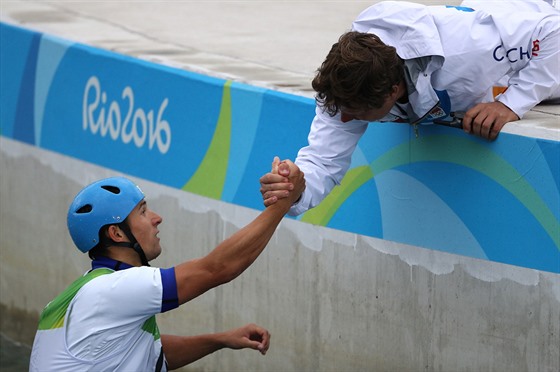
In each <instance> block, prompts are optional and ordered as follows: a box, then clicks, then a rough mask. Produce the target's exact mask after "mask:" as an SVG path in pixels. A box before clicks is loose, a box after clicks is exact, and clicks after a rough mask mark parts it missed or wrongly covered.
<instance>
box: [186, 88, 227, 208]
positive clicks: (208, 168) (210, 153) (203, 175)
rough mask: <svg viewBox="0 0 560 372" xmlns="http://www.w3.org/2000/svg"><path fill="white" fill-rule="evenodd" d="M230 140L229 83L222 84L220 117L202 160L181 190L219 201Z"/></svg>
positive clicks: (222, 188) (224, 177)
mask: <svg viewBox="0 0 560 372" xmlns="http://www.w3.org/2000/svg"><path fill="white" fill-rule="evenodd" d="M230 140H231V81H230V80H228V81H226V83H225V84H224V91H223V95H222V104H221V107H220V116H219V118H218V123H217V125H216V130H215V131H214V136H213V137H212V141H211V142H210V146H208V150H207V151H206V155H204V159H202V161H201V162H200V165H199V166H198V169H197V170H196V172H195V173H194V175H193V176H192V177H191V179H190V180H189V181H187V183H186V184H185V185H184V186H183V187H182V189H183V190H185V191H189V192H192V193H195V194H198V195H202V196H207V197H209V198H212V199H217V200H220V198H221V197H222V192H223V190H224V184H225V179H226V173H227V168H228V162H229V148H230Z"/></svg>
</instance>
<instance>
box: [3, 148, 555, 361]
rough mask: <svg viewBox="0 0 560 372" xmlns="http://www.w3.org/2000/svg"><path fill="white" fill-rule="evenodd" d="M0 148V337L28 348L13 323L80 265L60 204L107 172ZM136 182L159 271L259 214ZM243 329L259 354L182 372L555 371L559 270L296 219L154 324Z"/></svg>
mask: <svg viewBox="0 0 560 372" xmlns="http://www.w3.org/2000/svg"><path fill="white" fill-rule="evenodd" d="M0 151H1V152H0V174H2V175H3V176H2V177H0V199H1V209H0V213H1V215H0V221H1V225H0V226H1V234H0V247H1V249H0V294H1V303H2V308H3V312H4V313H3V314H2V319H3V330H2V331H5V330H6V329H11V330H12V331H14V330H15V331H17V332H18V333H19V337H20V338H21V337H23V338H25V339H24V341H26V342H30V341H31V340H30V338H29V331H28V333H27V334H26V333H25V327H24V326H23V325H22V324H19V323H25V322H27V323H29V322H33V321H36V319H37V316H38V313H39V312H40V311H41V309H42V307H43V306H44V305H45V304H46V303H47V302H48V301H50V300H51V299H52V298H53V297H54V296H55V295H56V294H57V293H58V292H59V291H61V290H62V289H63V288H64V287H65V286H66V285H67V284H68V283H70V282H71V281H72V280H73V279H74V278H75V277H77V276H79V275H81V274H82V273H83V272H84V271H85V270H87V268H88V264H89V260H88V258H87V256H85V255H82V254H81V253H79V252H78V251H77V250H76V249H75V248H74V247H73V245H72V242H71V240H70V237H69V235H68V233H67V231H66V227H65V214H66V210H67V206H68V203H69V201H70V200H71V199H72V197H73V195H74V194H75V193H76V192H77V191H79V189H80V188H81V187H83V186H85V185H86V184H87V183H88V182H90V181H93V180H95V179H98V178H102V177H106V176H110V175H114V174H115V172H114V171H110V170H108V169H106V168H102V167H98V166H96V165H92V164H90V163H86V162H82V161H79V160H75V159H72V158H70V157H66V156H63V155H60V154H56V153H53V152H49V151H46V150H42V149H38V148H37V147H34V146H29V145H26V144H23V143H20V142H17V141H13V140H9V139H5V138H0ZM6 175H9V176H6ZM133 179H135V180H136V181H137V182H138V183H139V184H140V185H141V186H142V187H143V189H144V191H145V193H146V194H147V196H148V202H149V203H150V205H151V206H152V207H153V208H154V209H155V210H156V211H157V212H158V213H160V214H161V215H162V216H163V218H164V222H163V224H162V225H161V234H160V236H161V237H162V245H163V247H164V253H163V254H162V257H161V258H158V260H157V261H156V262H155V265H158V266H162V267H165V266H171V265H173V264H175V263H177V262H181V261H183V260H187V259H190V258H195V257H199V256H202V255H204V254H205V253H207V252H209V251H210V250H211V249H212V248H213V247H214V246H216V245H217V244H218V243H219V242H220V241H221V240H223V239H224V238H225V237H226V236H228V235H230V234H231V233H233V232H234V231H236V230H237V229H238V228H240V227H241V226H243V225H244V224H246V223H247V222H249V221H250V220H251V219H252V218H254V217H255V216H256V214H257V213H258V212H257V211H255V210H252V209H248V208H244V207H239V206H234V205H232V204H229V203H224V202H220V201H216V200H212V199H208V198H205V197H200V196H197V195H194V194H191V193H188V192H184V191H180V190H177V189H174V188H169V187H165V186H161V185H158V184H155V183H152V182H148V181H146V180H142V179H138V178H133ZM201 231H204V233H203V234H202V233H201ZM25 314H27V318H25V317H24V316H23V315H25ZM8 315H9V316H11V319H10V320H9V323H10V324H9V326H7V325H6V323H8V322H7V321H6V316H8ZM23 320H25V322H24V321H23ZM18 322H19V323H18ZM247 322H256V323H258V324H261V325H263V326H265V327H267V328H268V329H269V330H270V331H271V333H272V345H271V349H270V351H269V353H268V354H267V355H266V356H265V357H262V356H260V355H258V354H257V353H255V352H251V351H238V352H235V351H230V350H224V351H219V352H217V353H215V354H213V355H211V356H209V357H207V358H205V359H203V360H201V361H199V362H197V363H194V364H193V365H191V366H190V367H189V368H187V370H193V371H194V370H204V371H211V370H268V371H280V370H282V371H303V370H306V371H352V370H376V371H396V370H400V371H405V370H408V371H418V370H428V371H468V370H473V371H476V370H478V371H483V370H484V371H486V370H495V371H503V370H508V371H557V370H558V368H559V367H560V351H559V348H558V345H559V344H560V326H559V324H560V279H559V276H558V275H557V274H552V273H547V272H541V271H537V270H532V269H525V268H520V267H515V266H509V265H503V264H498V263H493V262H490V261H486V260H477V259H473V258H467V257H463V256H457V255H452V254H447V253H442V252H437V251H432V250H426V249H421V248H417V247H411V246H406V245H402V244H396V243H391V242H389V241H383V240H379V239H375V238H368V237H364V236H359V235H356V234H351V233H346V232H342V231H337V230H333V229H329V228H324V227H317V226H312V225H309V224H304V223H301V222H298V221H293V220H284V221H283V222H282V224H281V225H280V227H279V228H278V230H277V232H276V234H275V236H274V237H273V239H272V241H271V243H270V244H269V246H268V248H267V249H266V251H265V252H264V253H263V254H262V256H261V257H259V259H258V260H257V261H256V263H255V264H254V265H253V266H252V267H251V268H250V269H249V270H248V271H247V272H246V273H244V274H243V275H242V276H241V277H240V278H239V279H238V280H236V281H234V282H232V283H230V284H227V285H225V286H223V287H222V288H218V289H215V290H212V291H210V292H209V293H207V294H206V295H204V296H202V297H200V298H198V299H196V300H194V301H192V303H189V304H186V305H184V306H183V307H181V308H179V309H177V310H175V311H172V312H170V313H167V314H163V315H161V316H159V318H158V323H159V325H160V328H161V330H162V332H169V333H173V334H183V335H188V334H196V333H206V332H212V331H220V330H224V329H227V328H230V327H235V326H239V325H242V324H244V323H247ZM28 328H29V327H28ZM12 336H14V335H12ZM15 336H18V335H15Z"/></svg>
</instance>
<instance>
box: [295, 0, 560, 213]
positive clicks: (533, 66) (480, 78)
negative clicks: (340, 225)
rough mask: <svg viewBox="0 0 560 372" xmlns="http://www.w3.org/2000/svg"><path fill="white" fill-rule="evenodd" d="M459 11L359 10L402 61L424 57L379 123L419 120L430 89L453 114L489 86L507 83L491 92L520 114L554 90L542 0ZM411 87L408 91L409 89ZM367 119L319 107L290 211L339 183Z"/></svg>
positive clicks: (550, 35)
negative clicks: (405, 102) (401, 103)
mask: <svg viewBox="0 0 560 372" xmlns="http://www.w3.org/2000/svg"><path fill="white" fill-rule="evenodd" d="M462 6H465V7H472V8H474V9H475V10H474V11H472V9H470V10H469V9H458V8H457V7H446V6H424V5H420V4H415V3H407V2H403V1H387V2H381V3H378V4H376V5H373V6H371V7H369V8H367V9H366V10H364V11H363V12H362V13H361V14H360V15H359V16H358V17H357V18H356V20H355V21H354V23H353V30H354V31H360V32H369V33H373V34H376V35H377V36H379V38H380V39H381V40H382V41H383V42H384V43H386V44H388V45H392V46H394V47H395V48H396V49H397V53H398V54H399V56H400V57H401V58H403V59H404V60H405V63H407V62H408V61H413V60H414V59H415V58H419V57H425V59H427V60H428V61H429V62H428V63H427V64H426V65H425V67H424V70H423V71H419V73H417V74H416V75H417V76H416V81H414V84H415V85H416V90H417V92H416V93H413V94H411V95H409V101H410V104H409V106H408V108H407V110H406V112H407V113H408V115H407V117H406V116H405V117H403V114H402V110H398V109H397V108H396V107H395V108H394V109H393V110H391V113H390V114H389V115H387V117H385V118H384V119H382V121H394V120H396V119H406V120H409V121H411V122H413V121H415V120H417V119H418V118H422V117H423V116H424V115H426V114H427V113H428V111H429V110H430V109H431V108H433V107H434V105H435V104H437V103H438V97H437V96H436V93H435V92H434V89H437V90H439V91H444V92H446V93H447V95H448V96H449V100H450V105H451V111H466V110H468V109H469V108H471V107H473V106H474V105H475V104H477V103H480V102H490V101H492V100H493V99H494V97H493V96H492V87H493V86H495V85H500V83H502V84H507V86H508V89H507V91H505V92H504V93H503V94H501V95H499V96H498V97H496V99H497V100H499V101H501V102H502V103H504V104H505V105H506V106H508V107H509V108H510V109H511V110H512V111H513V112H515V113H516V114H517V115H518V116H519V117H520V118H521V117H523V115H524V114H525V113H526V112H527V111H529V110H530V109H531V108H533V107H534V106H535V105H537V104H538V103H539V102H541V101H542V100H544V99H547V98H550V97H551V96H556V95H557V94H558V92H559V87H560V70H559V66H560V47H559V46H560V30H559V25H560V12H558V11H557V10H556V9H554V8H553V7H552V6H550V5H549V4H547V3H545V2H544V1H540V0H538V1H529V0H527V1H522V0H508V1H490V0H485V1H482V0H467V1H465V2H464V3H463V4H462ZM409 91H410V89H409ZM367 125H368V123H367V122H364V121H359V120H353V121H350V122H347V123H342V122H341V120H340V114H338V115H336V116H334V117H330V116H329V115H328V114H327V113H324V112H323V110H322V109H321V108H320V107H317V108H316V115H315V118H314V119H313V122H312V124H311V130H310V133H309V137H308V141H309V145H308V146H306V147H304V148H302V149H301V150H300V151H299V153H298V156H297V159H296V161H295V163H296V164H297V165H298V167H299V168H300V169H301V170H302V171H303V172H304V174H305V180H306V189H305V191H304V193H303V195H302V197H301V199H300V201H299V202H298V203H296V204H294V206H293V207H292V209H291V210H290V214H292V215H298V214H301V213H303V212H305V211H306V210H308V209H310V208H313V207H315V206H316V205H318V204H319V203H320V202H321V201H322V200H323V199H324V198H325V197H326V196H327V195H328V194H329V193H330V191H331V190H332V188H333V187H334V186H335V185H337V184H339V183H340V181H341V180H342V178H343V177H344V175H345V174H346V171H347V170H348V167H349V166H350V161H351V158H352V153H353V152H354V149H355V148H356V145H357V143H358V141H359V139H360V138H361V136H362V134H363V133H364V132H365V130H366V129H367Z"/></svg>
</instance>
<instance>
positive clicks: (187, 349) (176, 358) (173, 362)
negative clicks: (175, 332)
mask: <svg viewBox="0 0 560 372" xmlns="http://www.w3.org/2000/svg"><path fill="white" fill-rule="evenodd" d="M161 343H162V345H163V353H164V354H165V359H167V364H168V368H169V369H170V370H172V369H177V368H181V367H183V366H186V365H187V364H190V363H192V362H195V361H197V360H199V359H201V358H203V357H205V356H207V355H209V354H212V353H213V352H215V351H217V350H220V349H223V348H224V347H225V343H224V342H223V341H222V334H221V333H216V334H206V335H199V336H190V337H181V336H172V335H162V336H161Z"/></svg>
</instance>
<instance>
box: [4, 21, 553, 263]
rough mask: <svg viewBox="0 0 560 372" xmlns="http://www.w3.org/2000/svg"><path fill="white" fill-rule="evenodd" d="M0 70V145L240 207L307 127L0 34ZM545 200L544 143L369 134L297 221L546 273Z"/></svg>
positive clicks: (257, 106) (62, 47) (134, 66)
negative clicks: (51, 154)
mask: <svg viewBox="0 0 560 372" xmlns="http://www.w3.org/2000/svg"><path fill="white" fill-rule="evenodd" d="M0 67H1V68H0V102H1V106H0V107H1V110H0V130H1V135H2V136H4V137H7V138H11V139H15V140H18V141H22V142H25V143H28V144H31V145H34V146H37V147H40V148H44V149H48V150H52V151H56V152H59V153H62V154H65V155H68V156H72V157H75V158H78V159H81V160H85V161H88V162H91V163H94V164H98V165H101V166H104V167H107V168H110V169H114V170H117V171H119V172H124V173H127V174H130V175H133V176H137V177H141V178H144V179H148V180H151V181H154V182H157V183H161V184H164V185H167V186H171V187H175V188H179V189H184V190H186V191H189V192H193V193H197V194H200V195H204V196H208V197H211V198H214V199H218V200H223V201H225V202H229V203H233V204H237V205H242V206H246V207H250V208H254V209H262V208H263V207H262V201H261V197H260V193H259V191H258V189H259V183H258V179H259V177H260V176H261V175H262V174H264V173H265V172H267V171H268V170H269V167H270V162H271V161H272V158H273V157H274V156H275V155H278V156H280V157H281V158H291V159H294V158H295V156H296V154H297V151H298V150H299V148H301V147H302V146H304V145H305V144H306V143H307V133H308V130H309V125H310V122H311V119H312V117H313V115H314V102H313V100H311V99H309V98H303V97H299V96H295V95H290V94H285V93H281V92H277V91H272V90H267V89H263V88H257V87H253V86H249V85H244V84H239V83H236V82H232V81H228V80H223V79H217V78H213V77H208V76H204V75H200V74H195V73H190V72H187V71H183V70H179V69H174V68H169V67H165V66H161V65H157V64H153V63H149V62H145V61H141V60H138V59H134V58H131V57H127V56H123V55H119V54H115V53H111V52H107V51H103V50H99V49H95V48H92V47H88V46H85V45H81V44H76V43H72V42H69V41H67V40H62V39H58V38H55V37H52V36H50V35H46V34H40V33H36V32H32V31H29V30H26V29H23V28H19V27H15V26H11V25H7V24H4V23H2V24H0ZM3 176H4V175H3ZM8 176H9V175H8ZM559 189H560V143H559V142H557V141H550V140H542V139H535V138H527V137H521V136H515V135H509V134H506V133H502V134H501V135H500V137H499V139H498V140H497V141H495V142H487V141H485V140H482V139H478V138H473V137H471V136H468V135H465V134H464V133H462V132H461V131H459V130H456V129H453V128H444V127H433V126H425V127H421V128H420V136H419V137H418V138H416V137H415V136H414V133H413V131H412V130H411V128H410V127H409V126H407V125H402V124H379V123H372V124H370V127H369V128H368V130H367V132H366V134H365V135H364V136H363V138H362V139H361V141H360V143H359V146H358V148H357V150H356V153H355V154H354V157H353V160H352V167H351V170H350V171H349V173H348V174H347V176H346V177H345V179H344V180H343V183H342V185H341V186H339V187H337V188H336V189H335V191H333V193H332V194H331V195H329V197H328V198H327V199H326V200H325V201H324V202H323V203H322V204H321V205H320V206H318V207H317V208H315V209H313V210H311V211H309V212H308V213H306V214H304V215H303V216H300V217H299V219H301V220H302V221H303V222H307V223H314V224H319V225H323V226H328V227H331V228H334V229H339V230H344V231H349V232H354V233H358V234H363V235H368V236H373V237H378V238H382V239H386V240H392V241H396V242H401V243H407V244H412V245H416V246H420V247H426V248H431V249H436V250H441V251H445V252H451V253H457V254H461V255H465V256H470V257H476V258H481V259H487V260H492V261H497V262H502V263H508V264H513V265H518V266H523V267H528V268H535V269H540V270H545V271H551V272H555V273H560V222H559V221H560V192H559Z"/></svg>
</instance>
